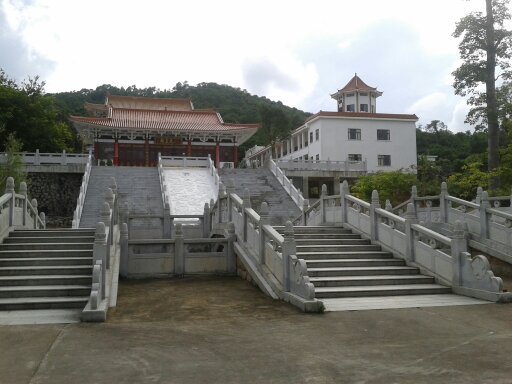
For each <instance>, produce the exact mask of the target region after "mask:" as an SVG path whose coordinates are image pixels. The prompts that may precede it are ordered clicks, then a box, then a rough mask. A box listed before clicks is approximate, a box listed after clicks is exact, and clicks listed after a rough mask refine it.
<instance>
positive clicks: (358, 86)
mask: <svg viewBox="0 0 512 384" xmlns="http://www.w3.org/2000/svg"><path fill="white" fill-rule="evenodd" d="M376 90H377V88H373V87H370V86H369V85H366V83H365V82H364V81H363V80H361V78H360V77H359V76H357V73H356V74H355V75H354V77H353V78H352V79H351V80H350V81H349V82H348V83H347V85H345V86H344V87H343V88H341V89H340V90H339V91H338V92H350V91H368V92H371V91H376Z"/></svg>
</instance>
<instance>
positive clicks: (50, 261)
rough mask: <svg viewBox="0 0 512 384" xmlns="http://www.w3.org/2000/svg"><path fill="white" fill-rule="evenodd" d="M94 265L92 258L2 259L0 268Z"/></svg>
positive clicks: (0, 259)
mask: <svg viewBox="0 0 512 384" xmlns="http://www.w3.org/2000/svg"><path fill="white" fill-rule="evenodd" d="M63 265H92V257H35V258H32V257H18V258H16V257H10V258H0V267H34V266H63Z"/></svg>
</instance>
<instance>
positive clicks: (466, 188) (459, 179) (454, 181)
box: [447, 161, 497, 201]
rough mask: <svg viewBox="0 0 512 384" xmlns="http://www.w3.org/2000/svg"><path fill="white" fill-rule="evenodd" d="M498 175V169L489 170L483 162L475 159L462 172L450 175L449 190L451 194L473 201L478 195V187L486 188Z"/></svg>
mask: <svg viewBox="0 0 512 384" xmlns="http://www.w3.org/2000/svg"><path fill="white" fill-rule="evenodd" d="M496 175H497V171H496V170H494V171H492V172H487V171H486V170H485V167H484V166H483V164H482V163H481V162H478V161H475V162H472V163H469V164H467V165H465V166H463V167H462V172H459V173H454V174H453V175H451V176H450V177H448V180H447V183H448V191H449V192H450V195H453V196H457V197H459V198H461V199H465V200H470V201H471V200H473V199H474V198H475V196H476V190H477V188H478V187H483V188H485V186H486V185H488V184H489V182H490V180H491V179H492V178H493V177H496Z"/></svg>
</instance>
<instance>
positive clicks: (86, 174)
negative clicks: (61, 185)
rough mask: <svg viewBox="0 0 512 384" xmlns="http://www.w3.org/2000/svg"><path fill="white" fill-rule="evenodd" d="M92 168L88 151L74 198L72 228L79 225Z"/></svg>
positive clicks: (90, 155)
mask: <svg viewBox="0 0 512 384" xmlns="http://www.w3.org/2000/svg"><path fill="white" fill-rule="evenodd" d="M91 169H92V154H91V153H89V155H88V156H87V163H86V165H85V171H84V175H83V176H82V184H81V185H80V193H79V195H78V198H77V200H76V208H75V211H74V212H73V221H72V223H71V227H72V228H78V227H79V226H80V220H81V218H82V211H83V209H84V203H85V196H86V194H87V186H88V185H89V178H90V177H91Z"/></svg>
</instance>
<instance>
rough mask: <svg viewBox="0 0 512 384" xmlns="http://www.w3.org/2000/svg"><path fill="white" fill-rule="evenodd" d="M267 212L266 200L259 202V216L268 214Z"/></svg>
mask: <svg viewBox="0 0 512 384" xmlns="http://www.w3.org/2000/svg"><path fill="white" fill-rule="evenodd" d="M269 213H270V210H269V208H268V204H267V202H266V201H264V202H263V203H261V207H260V216H268V215H269Z"/></svg>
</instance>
